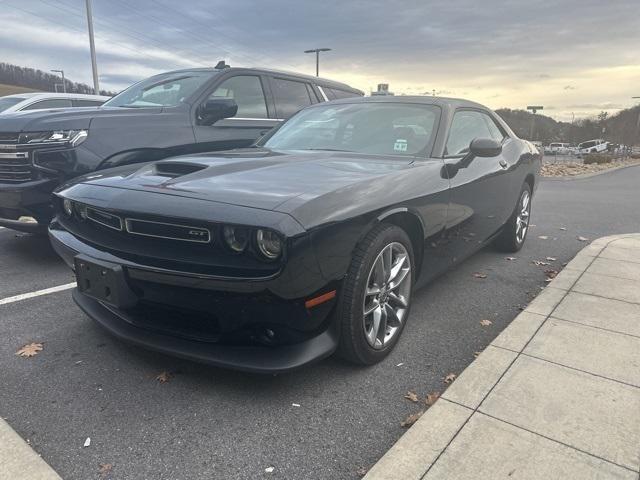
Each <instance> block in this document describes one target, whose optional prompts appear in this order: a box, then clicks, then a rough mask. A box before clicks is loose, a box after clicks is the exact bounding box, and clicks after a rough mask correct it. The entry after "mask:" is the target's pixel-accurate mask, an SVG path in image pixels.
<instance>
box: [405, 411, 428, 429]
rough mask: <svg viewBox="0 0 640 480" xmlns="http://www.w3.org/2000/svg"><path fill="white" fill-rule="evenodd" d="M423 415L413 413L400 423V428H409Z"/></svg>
mask: <svg viewBox="0 0 640 480" xmlns="http://www.w3.org/2000/svg"><path fill="white" fill-rule="evenodd" d="M423 413H424V412H418V413H413V414H411V415H409V416H408V417H407V418H405V419H404V420H403V421H402V422H400V426H401V427H405V428H407V427H410V426H411V425H413V424H414V423H416V421H417V420H418V419H419V418H420V417H421V416H422V414H423Z"/></svg>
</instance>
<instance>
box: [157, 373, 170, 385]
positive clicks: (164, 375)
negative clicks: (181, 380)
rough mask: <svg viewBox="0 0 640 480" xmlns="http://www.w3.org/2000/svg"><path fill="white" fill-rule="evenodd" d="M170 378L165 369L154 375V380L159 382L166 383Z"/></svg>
mask: <svg viewBox="0 0 640 480" xmlns="http://www.w3.org/2000/svg"><path fill="white" fill-rule="evenodd" d="M170 378H171V374H170V373H169V372H167V371H166V370H165V371H164V372H160V373H159V374H158V376H157V377H156V380H157V381H159V382H160V383H167V382H168V381H169V379H170Z"/></svg>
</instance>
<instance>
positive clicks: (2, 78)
mask: <svg viewBox="0 0 640 480" xmlns="http://www.w3.org/2000/svg"><path fill="white" fill-rule="evenodd" d="M64 83H65V85H66V87H67V92H68V93H87V94H92V93H93V87H91V86H89V85H87V84H85V83H77V82H73V81H71V80H69V79H68V78H65V82H64ZM0 84H4V85H14V86H17V87H23V91H24V89H30V90H34V91H42V92H55V91H56V84H58V85H59V86H58V90H59V91H62V77H60V76H58V75H54V74H52V73H47V72H43V71H42V70H37V69H34V68H29V67H20V66H18V65H12V64H10V63H0ZM18 91H19V90H16V92H15V93H18ZM100 94H101V95H114V93H113V92H107V91H105V90H101V91H100Z"/></svg>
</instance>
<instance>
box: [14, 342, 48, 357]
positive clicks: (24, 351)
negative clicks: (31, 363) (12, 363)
mask: <svg viewBox="0 0 640 480" xmlns="http://www.w3.org/2000/svg"><path fill="white" fill-rule="evenodd" d="M41 351H42V343H37V342H33V343H27V344H26V345H25V346H24V347H22V348H21V349H20V350H18V351H17V352H16V355H20V356H21V357H26V358H30V357H35V356H36V355H37V354H38V352H41Z"/></svg>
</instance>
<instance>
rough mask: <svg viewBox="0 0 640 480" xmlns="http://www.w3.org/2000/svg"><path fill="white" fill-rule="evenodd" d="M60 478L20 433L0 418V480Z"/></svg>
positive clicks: (50, 479) (55, 479)
mask: <svg viewBox="0 0 640 480" xmlns="http://www.w3.org/2000/svg"><path fill="white" fill-rule="evenodd" d="M23 479H24V480H62V479H61V478H60V477H59V476H58V474H57V473H56V472H54V471H53V469H52V468H51V467H50V466H49V465H47V463H46V462H45V461H44V460H43V459H42V458H40V457H39V456H38V454H37V453H36V452H34V451H33V450H32V449H31V447H30V446H29V445H28V444H27V442H25V441H24V440H23V439H22V438H21V437H20V435H18V434H17V433H16V432H14V431H13V429H12V428H11V427H10V426H9V425H8V424H7V422H5V421H4V420H3V419H2V418H0V480H23Z"/></svg>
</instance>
